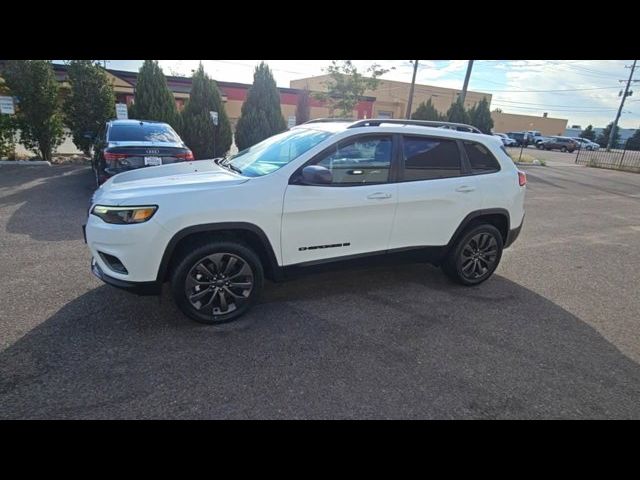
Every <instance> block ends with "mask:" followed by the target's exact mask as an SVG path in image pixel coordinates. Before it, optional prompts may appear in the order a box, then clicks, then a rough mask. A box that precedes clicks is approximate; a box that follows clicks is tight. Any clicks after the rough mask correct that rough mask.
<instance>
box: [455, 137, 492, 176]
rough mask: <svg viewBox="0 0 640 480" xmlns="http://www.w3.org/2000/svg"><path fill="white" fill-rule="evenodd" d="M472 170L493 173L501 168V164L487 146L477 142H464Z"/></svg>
mask: <svg viewBox="0 0 640 480" xmlns="http://www.w3.org/2000/svg"><path fill="white" fill-rule="evenodd" d="M464 150H465V152H467V157H468V158H469V163H470V164H471V171H472V172H473V173H491V172H497V171H499V170H500V164H499V163H498V161H497V160H496V159H495V157H494V156H493V155H492V153H491V152H490V151H489V149H488V148H487V147H485V146H484V145H482V144H480V143H476V142H464Z"/></svg>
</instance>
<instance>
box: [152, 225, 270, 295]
mask: <svg viewBox="0 0 640 480" xmlns="http://www.w3.org/2000/svg"><path fill="white" fill-rule="evenodd" d="M226 230H236V231H237V230H243V231H246V232H251V233H253V234H255V235H257V236H258V238H259V239H260V242H261V244H262V246H263V247H264V250H265V252H266V254H267V260H268V263H269V264H268V265H264V267H265V270H270V271H271V272H272V274H273V275H277V272H279V270H280V266H279V265H278V260H277V258H276V255H275V253H274V251H273V246H272V245H271V242H270V241H269V237H267V234H266V233H264V231H263V230H262V229H261V228H260V227H258V226H257V225H254V224H253V223H247V222H219V223H203V224H200V225H192V226H190V227H186V228H183V229H182V230H179V231H178V232H177V233H175V234H174V235H173V237H171V240H169V243H168V244H167V246H166V248H165V250H164V253H163V254H162V260H161V261H160V266H159V267H158V275H157V277H156V281H157V282H158V283H163V282H164V280H165V277H166V275H167V270H168V268H169V264H170V262H171V258H172V257H173V253H174V251H175V249H176V246H177V245H178V243H180V241H181V240H183V239H184V238H186V237H187V236H189V235H192V234H194V233H203V232H224V231H226Z"/></svg>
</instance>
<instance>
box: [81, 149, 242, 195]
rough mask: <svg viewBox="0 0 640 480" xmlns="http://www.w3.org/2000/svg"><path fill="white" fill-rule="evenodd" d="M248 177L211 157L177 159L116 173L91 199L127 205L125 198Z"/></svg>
mask: <svg viewBox="0 0 640 480" xmlns="http://www.w3.org/2000/svg"><path fill="white" fill-rule="evenodd" d="M247 181H249V178H247V177H243V176H242V175H238V174H236V173H234V172H230V171H229V170H227V169H225V168H222V167H220V166H218V165H216V164H215V163H214V162H213V160H198V161H194V162H180V163H172V164H169V165H161V166H157V167H145V168H138V169H136V170H131V171H129V172H123V173H119V174H118V175H115V176H113V177H111V178H110V179H109V180H107V181H106V182H105V183H104V184H103V185H102V186H101V187H100V188H99V189H98V190H96V192H95V194H94V197H93V202H94V203H97V202H99V201H101V199H102V201H104V199H105V198H106V199H108V201H109V202H111V204H115V205H120V204H123V205H126V204H127V201H128V200H133V201H135V200H136V199H137V198H141V197H153V196H154V195H166V194H171V193H176V192H184V191H187V190H190V191H196V190H204V189H207V190H208V189H211V188H217V187H224V186H232V185H239V184H242V183H245V182H247Z"/></svg>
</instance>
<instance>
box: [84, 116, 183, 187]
mask: <svg viewBox="0 0 640 480" xmlns="http://www.w3.org/2000/svg"><path fill="white" fill-rule="evenodd" d="M188 160H193V153H192V152H191V150H189V148H187V146H186V145H185V143H184V142H183V141H182V139H181V138H180V137H179V136H178V134H177V133H176V132H175V131H174V130H173V128H171V126H169V125H167V124H166V123H161V122H152V121H148V120H112V121H110V122H108V123H107V128H106V130H105V134H104V137H103V138H102V139H101V141H100V143H99V148H98V149H97V150H96V155H95V157H94V160H93V171H94V173H95V179H96V185H97V186H100V185H102V184H103V183H104V182H106V181H107V180H108V179H109V178H110V177H112V176H114V175H116V174H118V173H122V172H127V171H129V170H134V169H137V168H142V167H151V166H156V165H167V164H170V163H176V162H184V161H188Z"/></svg>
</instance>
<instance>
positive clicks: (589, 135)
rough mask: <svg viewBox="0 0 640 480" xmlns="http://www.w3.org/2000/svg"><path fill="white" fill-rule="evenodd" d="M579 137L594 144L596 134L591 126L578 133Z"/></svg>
mask: <svg viewBox="0 0 640 480" xmlns="http://www.w3.org/2000/svg"><path fill="white" fill-rule="evenodd" d="M580 137H581V138H586V139H587V140H591V141H592V142H594V141H595V140H596V132H595V130H594V129H593V125H587V128H585V129H584V130H583V131H582V133H580Z"/></svg>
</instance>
